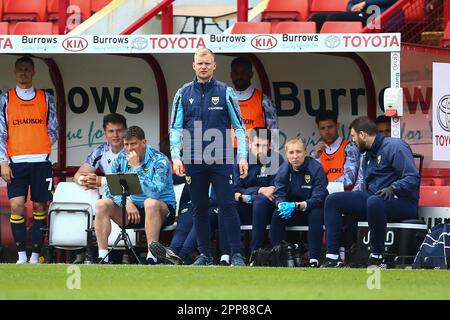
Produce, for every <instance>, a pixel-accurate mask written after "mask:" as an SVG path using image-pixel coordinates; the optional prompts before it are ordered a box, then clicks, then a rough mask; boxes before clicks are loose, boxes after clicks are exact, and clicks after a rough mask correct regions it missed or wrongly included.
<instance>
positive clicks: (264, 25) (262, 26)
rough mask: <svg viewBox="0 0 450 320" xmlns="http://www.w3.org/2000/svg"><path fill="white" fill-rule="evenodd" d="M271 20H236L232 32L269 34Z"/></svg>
mask: <svg viewBox="0 0 450 320" xmlns="http://www.w3.org/2000/svg"><path fill="white" fill-rule="evenodd" d="M270 28H271V26H270V22H236V23H235V24H234V26H233V30H232V31H231V33H250V34H251V33H254V34H269V33H270Z"/></svg>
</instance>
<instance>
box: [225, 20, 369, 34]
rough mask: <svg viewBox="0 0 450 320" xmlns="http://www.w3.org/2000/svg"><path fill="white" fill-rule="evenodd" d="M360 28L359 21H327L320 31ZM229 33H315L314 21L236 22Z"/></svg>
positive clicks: (345, 30) (328, 31) (341, 31)
mask: <svg viewBox="0 0 450 320" xmlns="http://www.w3.org/2000/svg"><path fill="white" fill-rule="evenodd" d="M362 28H363V26H362V23H361V22H359V21H327V22H325V23H324V24H323V26H322V29H321V33H359V32H361V31H362ZM231 33H234V34H239V33H242V34H270V33H316V23H315V22H311V21H281V22H275V23H270V22H236V23H235V24H234V26H233V29H232V31H231Z"/></svg>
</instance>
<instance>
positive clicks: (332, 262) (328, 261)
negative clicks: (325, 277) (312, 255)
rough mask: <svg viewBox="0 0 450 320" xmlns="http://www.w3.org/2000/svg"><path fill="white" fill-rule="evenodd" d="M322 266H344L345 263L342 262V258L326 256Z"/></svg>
mask: <svg viewBox="0 0 450 320" xmlns="http://www.w3.org/2000/svg"><path fill="white" fill-rule="evenodd" d="M320 267H321V268H343V267H344V263H343V262H342V260H341V258H337V259H331V258H325V260H323V262H322V265H321V266H320Z"/></svg>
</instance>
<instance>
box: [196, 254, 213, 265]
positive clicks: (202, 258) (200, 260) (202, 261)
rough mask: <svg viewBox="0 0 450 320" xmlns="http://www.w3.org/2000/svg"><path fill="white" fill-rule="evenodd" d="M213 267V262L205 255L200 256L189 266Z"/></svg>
mask: <svg viewBox="0 0 450 320" xmlns="http://www.w3.org/2000/svg"><path fill="white" fill-rule="evenodd" d="M212 265H213V260H212V258H211V257H207V256H206V255H204V254H203V253H202V254H200V255H199V256H198V257H197V258H196V259H195V261H194V263H193V264H191V266H212Z"/></svg>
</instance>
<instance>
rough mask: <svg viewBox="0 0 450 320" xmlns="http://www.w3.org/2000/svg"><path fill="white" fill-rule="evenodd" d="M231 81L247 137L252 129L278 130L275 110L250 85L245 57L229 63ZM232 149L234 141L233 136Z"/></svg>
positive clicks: (249, 68)
mask: <svg viewBox="0 0 450 320" xmlns="http://www.w3.org/2000/svg"><path fill="white" fill-rule="evenodd" d="M230 77H231V80H232V81H233V85H234V89H235V93H236V97H237V98H238V101H239V109H240V110H241V115H242V119H243V120H244V125H245V129H246V131H247V134H246V135H247V137H248V136H249V131H250V130H251V129H253V128H266V129H278V116H277V109H276V107H275V105H274V104H273V102H272V100H271V99H270V98H269V97H268V96H267V95H265V94H263V93H262V92H261V90H258V89H256V88H255V87H254V86H253V85H252V84H251V79H252V77H253V71H252V63H251V61H250V60H249V59H247V58H245V57H238V58H235V59H234V60H233V61H232V62H231V73H230ZM233 147H234V148H235V149H236V139H235V138H234V136H233Z"/></svg>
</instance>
